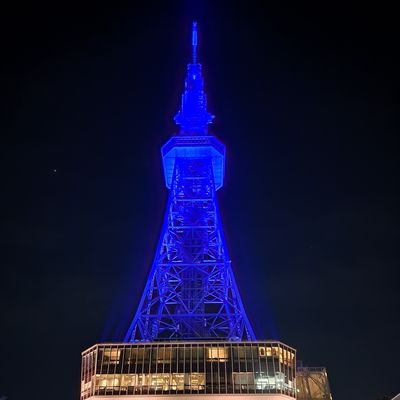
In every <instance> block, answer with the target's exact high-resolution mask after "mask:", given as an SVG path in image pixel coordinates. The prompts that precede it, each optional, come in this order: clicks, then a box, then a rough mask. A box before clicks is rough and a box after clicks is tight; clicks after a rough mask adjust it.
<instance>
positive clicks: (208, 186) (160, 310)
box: [126, 158, 255, 341]
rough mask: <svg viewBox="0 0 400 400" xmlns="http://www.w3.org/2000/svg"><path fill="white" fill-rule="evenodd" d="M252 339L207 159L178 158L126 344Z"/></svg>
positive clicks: (210, 163)
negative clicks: (227, 246)
mask: <svg viewBox="0 0 400 400" xmlns="http://www.w3.org/2000/svg"><path fill="white" fill-rule="evenodd" d="M199 338H201V339H218V338H220V339H225V340H254V339H255V337H254V333H253V330H252V328H251V326H250V323H249V321H248V319H247V317H246V314H245V311H244V308H243V304H242V300H241V298H240V295H239V291H238V288H237V285H236V282H235V278H234V276H233V272H232V268H231V261H230V259H229V257H228V253H227V248H226V244H225V241H224V237H223V232H222V226H221V219H220V216H219V212H218V205H217V198H216V191H215V184H214V179H213V168H212V162H211V159H210V158H198V159H196V158H194V159H192V158H179V159H177V160H176V163H175V171H174V177H173V180H172V186H171V191H170V195H169V201H168V206H167V212H166V216H165V221H164V225H163V228H162V233H161V238H160V242H159V245H158V249H157V254H156V257H155V260H154V263H153V266H152V269H151V272H150V276H149V279H148V282H147V285H146V288H145V291H144V293H143V296H142V299H141V302H140V305H139V308H138V310H137V313H136V315H135V317H134V320H133V322H132V324H131V326H130V328H129V331H128V333H127V336H126V340H128V341H136V340H145V341H152V340H157V339H199Z"/></svg>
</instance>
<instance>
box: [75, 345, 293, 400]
mask: <svg viewBox="0 0 400 400" xmlns="http://www.w3.org/2000/svg"><path fill="white" fill-rule="evenodd" d="M81 371H82V372H81V400H85V399H93V400H94V399H98V400H100V399H111V398H124V399H126V400H128V399H133V398H137V397H138V396H140V397H141V398H143V399H153V400H158V399H165V398H166V397H168V398H172V399H174V398H180V399H182V398H184V399H203V398H204V399H207V400H213V399H216V398H217V397H218V398H222V397H224V398H226V399H228V398H233V397H234V398H235V399H238V400H239V399H250V398H251V399H254V400H256V399H259V398H265V397H268V399H270V400H278V399H279V400H280V399H282V400H283V399H290V398H292V399H293V398H295V397H296V388H295V373H296V351H295V350H294V349H293V348H291V347H289V346H286V345H285V344H283V343H281V342H275V341H264V342H259V341H257V342H232V341H215V342H206V341H202V342H180V341H179V342H171V341H169V342H152V343H143V342H140V343H106V344H97V345H95V346H92V347H90V348H89V349H87V350H85V351H84V352H83V353H82V370H81ZM182 395H184V396H182Z"/></svg>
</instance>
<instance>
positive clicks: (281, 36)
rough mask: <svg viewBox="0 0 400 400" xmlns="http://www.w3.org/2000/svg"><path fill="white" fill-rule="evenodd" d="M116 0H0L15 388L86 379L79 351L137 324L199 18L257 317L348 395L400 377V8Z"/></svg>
mask: <svg viewBox="0 0 400 400" xmlns="http://www.w3.org/2000/svg"><path fill="white" fill-rule="evenodd" d="M109 3H110V4H109V5H108V6H104V5H101V4H100V3H92V4H90V3H85V4H83V2H81V4H79V5H74V4H73V3H71V2H53V3H52V4H51V5H50V4H46V5H44V4H43V5H40V4H39V3H34V4H33V5H31V6H26V7H23V6H22V4H15V5H14V7H13V8H12V9H10V8H9V9H3V10H2V12H1V17H0V18H1V23H0V26H1V28H0V29H1V40H2V44H1V54H2V63H1V74H0V80H1V94H2V96H1V97H2V100H1V112H2V117H1V122H0V124H1V125H0V128H1V140H2V142H3V144H2V145H1V154H2V156H1V161H2V165H3V166H2V173H3V177H2V190H1V192H2V196H1V197H2V203H3V205H2V207H1V214H2V215H1V226H2V233H3V234H2V236H3V238H2V240H1V243H2V251H1V252H2V260H1V275H0V276H1V280H0V282H1V289H0V304H1V309H0V312H1V314H0V318H1V319H0V343H1V362H0V397H1V396H2V395H4V396H7V397H8V399H9V400H13V399H27V398H32V399H42V400H47V399H54V396H55V394H56V393H57V399H59V400H64V399H65V400H70V399H78V396H79V388H80V353H81V351H83V350H84V349H85V348H87V347H89V346H91V345H92V344H95V343H97V342H99V341H116V340H120V339H121V336H122V335H123V334H124V333H125V329H126V328H127V325H128V324H129V322H130V320H131V318H132V317H133V314H134V312H135V309H136V307H137V304H138V301H139V297H140V295H141V293H142V290H143V288H144V285H145V282H146V276H147V273H148V271H149V268H150V264H151V261H152V258H153V255H154V251H155V248H156V244H157V239H158V235H159V232H160V227H161V222H162V217H163V213H164V209H165V205H166V198H167V190H166V189H165V187H164V182H163V175H162V165H161V158H160V146H161V145H162V144H163V143H164V142H165V141H166V140H167V139H168V138H169V137H170V135H171V134H173V133H174V132H176V131H177V128H176V127H175V125H174V123H173V120H172V117H173V115H174V114H175V113H176V111H177V110H178V107H179V101H180V94H181V92H182V89H183V81H184V74H185V70H186V63H187V62H188V61H189V58H190V29H191V21H192V19H197V20H198V22H199V31H200V32H199V42H200V49H199V52H200V61H201V62H202V64H203V70H204V77H205V82H206V88H207V93H208V102H209V110H210V111H211V112H212V113H213V114H215V115H216V119H215V123H214V124H213V125H212V127H211V131H212V132H213V133H214V134H215V135H216V136H217V137H218V138H219V139H220V140H221V141H223V142H224V143H225V145H226V146H227V172H226V180H225V186H224V188H223V189H222V190H221V191H220V192H219V202H220V208H221V213H222V218H223V225H224V229H225V233H226V237H227V242H228V246H229V251H230V255H231V258H232V262H233V269H234V273H235V275H236V278H237V281H238V283H239V289H240V292H241V295H242V298H243V301H244V303H245V307H246V310H247V314H248V316H249V318H250V320H251V322H252V324H253V327H254V330H255V332H256V335H257V338H258V339H268V338H279V339H280V340H282V341H283V342H285V343H287V344H289V345H291V346H293V347H295V348H297V349H298V359H301V360H303V363H304V364H305V365H309V366H326V367H327V369H328V374H329V378H330V382H331V387H332V392H333V396H334V400H347V399H352V400H368V399H371V400H375V399H377V398H379V397H380V396H383V395H386V394H395V393H397V392H399V391H400V367H399V365H400V364H399V357H400V351H399V341H398V338H399V332H400V322H399V321H400V317H399V309H400V307H399V298H400V296H399V293H398V292H399V284H398V282H399V273H398V268H399V261H400V256H399V232H398V229H399V228H398V227H399V214H398V210H399V203H400V198H399V197H400V196H399V179H398V167H399V154H398V152H399V146H398V143H397V136H398V128H399V124H398V116H399V111H400V110H399V79H398V74H399V72H398V71H399V67H400V63H399V56H398V54H399V50H398V43H399V42H398V37H397V36H398V33H399V32H398V30H399V29H398V16H397V14H396V12H395V10H394V7H393V8H387V7H386V8H385V7H384V6H383V3H381V2H379V3H376V4H375V5H374V7H372V6H367V5H366V2H365V3H364V4H362V6H358V7H356V6H354V7H352V6H350V3H347V4H345V5H335V3H329V5H328V3H326V2H320V3H318V4H319V5H315V4H314V5H312V6H311V5H308V6H307V7H305V6H304V5H301V3H302V2H297V5H290V4H289V3H285V6H283V5H282V6H280V7H278V6H274V7H272V6H271V7H263V6H262V4H266V3H267V2H260V3H256V2H251V1H244V2H242V6H240V7H239V6H235V7H232V6H228V4H229V2H227V1H226V2H218V1H209V2H206V1H203V2H201V1H199V2H197V3H196V2H190V1H187V2H176V1H164V2H161V1H160V2H146V5H142V6H138V5H134V4H133V3H134V2H130V3H129V2H126V3H117V2H109ZM111 3H113V5H111ZM396 339H397V340H396Z"/></svg>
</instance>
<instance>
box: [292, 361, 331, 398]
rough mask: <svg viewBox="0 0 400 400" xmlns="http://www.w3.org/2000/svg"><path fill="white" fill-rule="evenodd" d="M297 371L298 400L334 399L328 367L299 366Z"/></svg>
mask: <svg viewBox="0 0 400 400" xmlns="http://www.w3.org/2000/svg"><path fill="white" fill-rule="evenodd" d="M296 372H297V374H296V382H297V385H296V386H297V399H298V400H332V395H331V390H330V387H329V381H328V374H327V372H326V368H324V367H298V368H297V370H296Z"/></svg>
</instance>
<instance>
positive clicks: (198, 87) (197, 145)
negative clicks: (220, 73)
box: [161, 22, 225, 189]
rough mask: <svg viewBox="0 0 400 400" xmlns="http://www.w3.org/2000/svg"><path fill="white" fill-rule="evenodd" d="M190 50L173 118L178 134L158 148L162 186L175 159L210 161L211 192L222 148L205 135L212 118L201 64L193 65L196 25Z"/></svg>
mask: <svg viewBox="0 0 400 400" xmlns="http://www.w3.org/2000/svg"><path fill="white" fill-rule="evenodd" d="M192 49H193V53H192V62H191V63H189V64H188V66H187V72H186V79H185V90H184V92H183V94H182V100H181V108H180V110H179V111H178V113H177V114H176V116H175V118H174V119H175V122H176V124H177V125H179V126H180V131H179V133H178V134H177V135H175V136H173V137H172V138H171V139H170V140H168V142H167V143H166V144H165V145H164V146H163V147H162V148H161V156H162V159H163V166H164V176H165V184H166V186H167V187H168V188H171V181H172V177H173V173H174V168H175V160H176V159H177V158H186V159H187V158H193V159H199V158H210V160H211V163H212V168H213V175H214V182H215V189H219V188H220V187H222V185H223V181H224V172H225V171H224V170H225V146H224V145H223V144H222V143H221V142H220V141H219V140H218V139H217V138H216V137H215V136H213V135H210V134H209V133H208V124H210V123H211V122H212V120H213V119H214V115H212V114H211V113H209V112H208V111H207V95H206V93H205V90H204V80H203V76H202V73H201V64H199V63H198V62H197V23H196V22H194V23H193V28H192Z"/></svg>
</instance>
